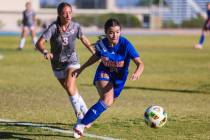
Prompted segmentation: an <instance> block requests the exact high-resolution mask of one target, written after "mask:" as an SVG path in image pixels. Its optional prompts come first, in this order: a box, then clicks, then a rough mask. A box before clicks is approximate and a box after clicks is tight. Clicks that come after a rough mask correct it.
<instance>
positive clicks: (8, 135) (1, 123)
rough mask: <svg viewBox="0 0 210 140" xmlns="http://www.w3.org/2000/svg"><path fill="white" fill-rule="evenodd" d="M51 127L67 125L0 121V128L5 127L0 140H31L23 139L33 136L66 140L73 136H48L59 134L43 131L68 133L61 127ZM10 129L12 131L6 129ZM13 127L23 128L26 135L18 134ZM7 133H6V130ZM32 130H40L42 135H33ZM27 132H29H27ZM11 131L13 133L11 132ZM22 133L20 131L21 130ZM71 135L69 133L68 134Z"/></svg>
mask: <svg viewBox="0 0 210 140" xmlns="http://www.w3.org/2000/svg"><path fill="white" fill-rule="evenodd" d="M52 125H64V126H65V125H68V126H69V124H61V123H34V122H4V121H0V127H6V128H5V129H4V130H6V131H0V139H18V140H32V139H30V138H24V137H29V136H35V137H40V136H43V137H68V138H73V136H71V135H70V136H69V135H68V136H67V133H65V134H63V135H62V134H49V133H59V131H51V132H46V131H45V130H49V131H50V130H55V129H56V130H60V131H68V130H67V129H63V128H61V127H57V126H52ZM8 127H12V129H10V128H8ZM15 127H22V128H25V129H26V130H25V131H26V132H27V133H19V132H18V131H20V130H18V128H17V129H16V130H15ZM7 128H8V129H10V130H9V131H7V130H8V129H7ZM32 128H42V129H43V130H44V131H43V132H42V133H37V132H36V133H33V132H32V131H31V130H32ZM46 128H47V129H46ZM27 130H30V132H28V131H27ZM12 131H13V132H12ZM21 131H22V130H21ZM34 131H37V130H34ZM43 133H48V134H43ZM70 133H71V132H70Z"/></svg>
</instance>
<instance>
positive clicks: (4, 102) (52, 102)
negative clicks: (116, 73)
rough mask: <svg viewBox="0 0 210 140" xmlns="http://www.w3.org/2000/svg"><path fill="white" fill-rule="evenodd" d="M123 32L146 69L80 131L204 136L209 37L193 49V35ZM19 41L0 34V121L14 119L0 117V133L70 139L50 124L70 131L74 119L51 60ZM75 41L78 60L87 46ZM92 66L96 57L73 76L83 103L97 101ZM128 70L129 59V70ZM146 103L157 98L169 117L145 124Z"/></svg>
mask: <svg viewBox="0 0 210 140" xmlns="http://www.w3.org/2000/svg"><path fill="white" fill-rule="evenodd" d="M128 38H129V39H130V40H131V42H132V43H133V44H134V45H135V46H136V48H137V50H139V51H140V52H141V57H142V59H143V61H144V62H145V71H144V73H143V75H142V77H141V79H140V80H138V81H135V82H132V81H129V80H128V81H127V84H126V87H125V89H124V90H123V92H122V94H121V96H120V98H119V99H118V100H117V101H116V102H115V104H114V105H113V106H112V107H111V108H110V109H108V110H107V111H106V112H105V113H104V114H103V115H102V116H101V117H100V118H99V119H98V120H97V121H96V122H95V123H94V125H93V126H92V127H91V128H90V129H88V130H87V131H86V133H87V134H94V135H96V136H104V137H111V138H116V139H124V140H209V139H210V40H209V38H207V39H206V42H205V44H204V45H205V47H204V48H203V49H202V50H196V49H194V48H193V46H194V44H196V42H197V41H198V36H128ZM90 39H91V40H92V41H95V40H96V38H94V37H90ZM18 42H19V37H3V36H1V37H0V55H1V59H0V120H1V119H4V120H5V119H7V120H12V121H15V122H14V123H11V122H8V123H5V122H4V121H0V139H18V140H19V139H21V140H32V139H35V140H40V139H43V140H52V139H60V140H64V139H68V140H69V139H73V138H72V134H69V133H63V132H57V131H52V129H53V130H54V129H58V130H63V131H67V130H70V131H72V127H73V125H74V123H75V121H76V119H75V116H74V115H73V110H72V108H71V105H70V103H69V102H68V97H67V94H66V93H65V91H64V90H63V89H62V87H61V86H60V85H59V83H58V82H57V80H56V79H55V77H54V76H53V74H52V71H51V68H50V63H49V62H48V61H46V60H44V59H43V57H42V55H41V54H40V53H38V52H37V51H35V50H34V49H33V46H32V45H31V43H30V38H28V39H27V42H26V47H25V48H24V50H23V51H16V48H17V45H18ZM48 47H49V46H48ZM77 47H78V53H79V56H80V60H81V62H84V61H85V60H86V59H87V58H88V57H89V56H90V53H89V52H88V51H87V50H86V49H85V48H84V47H82V46H81V44H80V43H78V46H77ZM95 69H96V64H95V65H93V66H91V67H89V68H88V69H87V70H86V71H84V73H82V74H81V75H80V77H79V78H78V81H77V83H78V87H79V90H80V92H81V94H82V95H83V98H84V99H85V101H86V102H87V104H88V106H91V105H92V104H93V103H95V102H96V101H97V100H98V95H97V92H96V89H95V87H94V86H93V85H92V80H93V75H94V72H95ZM133 69H134V64H133V63H132V65H131V67H130V71H133ZM150 105H160V106H162V107H164V108H165V110H166V111H167V113H168V122H167V123H166V125H165V126H164V127H163V128H161V129H153V128H149V127H147V126H146V125H145V123H144V119H143V114H144V110H145V109H146V108H147V107H148V106H150ZM17 122H19V124H18V123H17ZM22 122H24V123H33V124H41V125H44V126H46V127H48V128H51V129H44V128H40V127H37V126H31V125H23V124H22ZM82 139H83V140H86V139H87V140H88V139H99V138H91V137H89V136H87V137H83V138H82Z"/></svg>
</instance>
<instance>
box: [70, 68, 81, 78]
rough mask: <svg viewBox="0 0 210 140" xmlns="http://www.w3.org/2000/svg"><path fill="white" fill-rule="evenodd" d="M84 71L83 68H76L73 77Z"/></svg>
mask: <svg viewBox="0 0 210 140" xmlns="http://www.w3.org/2000/svg"><path fill="white" fill-rule="evenodd" d="M81 72H82V70H81V69H76V70H74V71H73V72H72V76H73V77H78V76H79V75H80V73H81Z"/></svg>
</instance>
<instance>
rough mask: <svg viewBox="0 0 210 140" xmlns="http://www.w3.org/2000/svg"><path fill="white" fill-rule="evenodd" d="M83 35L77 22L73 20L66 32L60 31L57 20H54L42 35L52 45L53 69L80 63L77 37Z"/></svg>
mask: <svg viewBox="0 0 210 140" xmlns="http://www.w3.org/2000/svg"><path fill="white" fill-rule="evenodd" d="M82 35H83V33H82V31H81V27H80V25H79V24H78V23H76V22H71V23H70V25H69V26H68V28H67V30H66V32H62V33H60V32H59V28H58V25H57V22H53V23H52V24H51V25H50V26H49V27H48V29H47V30H46V31H45V32H44V33H43V34H42V37H43V38H44V39H45V40H47V41H49V40H50V45H51V53H52V54H53V59H52V60H51V64H52V68H53V70H63V69H65V68H66V66H67V65H68V64H79V58H78V56H77V54H76V52H75V41H76V38H78V39H79V38H80V37H81V36H82Z"/></svg>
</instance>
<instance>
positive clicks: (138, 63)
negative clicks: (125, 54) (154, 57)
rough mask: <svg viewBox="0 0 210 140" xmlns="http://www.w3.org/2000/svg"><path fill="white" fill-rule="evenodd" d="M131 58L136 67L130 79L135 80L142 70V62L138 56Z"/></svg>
mask: <svg viewBox="0 0 210 140" xmlns="http://www.w3.org/2000/svg"><path fill="white" fill-rule="evenodd" d="M132 60H133V61H134V63H135V64H136V69H135V71H134V73H133V74H132V75H131V77H130V80H132V81H135V80H138V79H139V78H140V76H141V74H142V73H143V71H144V62H143V61H142V60H141V59H140V57H136V58H133V59H132Z"/></svg>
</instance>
